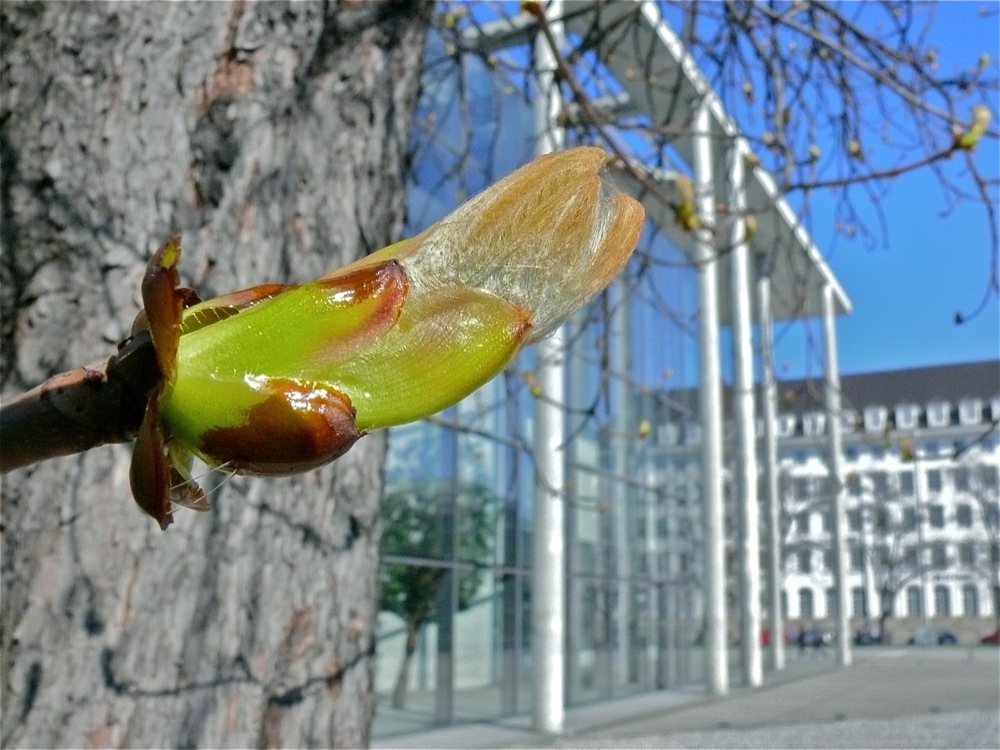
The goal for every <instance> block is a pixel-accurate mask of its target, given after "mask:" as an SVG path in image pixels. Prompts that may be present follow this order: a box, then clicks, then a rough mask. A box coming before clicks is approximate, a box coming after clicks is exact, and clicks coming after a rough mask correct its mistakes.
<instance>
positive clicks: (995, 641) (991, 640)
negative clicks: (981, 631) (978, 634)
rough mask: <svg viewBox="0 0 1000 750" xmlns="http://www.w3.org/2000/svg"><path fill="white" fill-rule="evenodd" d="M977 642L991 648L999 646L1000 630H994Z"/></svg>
mask: <svg viewBox="0 0 1000 750" xmlns="http://www.w3.org/2000/svg"><path fill="white" fill-rule="evenodd" d="M979 642H980V643H986V644H990V645H993V646H1000V630H994V631H993V632H992V633H987V634H986V635H984V636H983V637H982V638H981V639H980V640H979Z"/></svg>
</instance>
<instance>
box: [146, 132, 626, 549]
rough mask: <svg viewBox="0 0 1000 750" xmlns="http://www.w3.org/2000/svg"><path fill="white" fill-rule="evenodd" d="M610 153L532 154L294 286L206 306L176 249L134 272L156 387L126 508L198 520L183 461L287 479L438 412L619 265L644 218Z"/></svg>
mask: <svg viewBox="0 0 1000 750" xmlns="http://www.w3.org/2000/svg"><path fill="white" fill-rule="evenodd" d="M607 163H608V156H607V154H605V152H604V151H602V150H601V149H598V148H577V149H572V150H569V151H563V152H558V153H554V154H549V155H547V156H543V157H541V158H540V159H537V160H536V161H534V162H532V163H531V164H528V165H527V166H525V167H522V168H521V169H519V170H517V171H516V172H514V173H513V174H511V175H510V176H508V177H506V178H505V179H503V180H501V181H500V182H498V183H497V184H495V185H493V186H492V187H490V188H488V189H487V190H485V191H484V192H482V193H480V194H479V195H478V196H476V197H475V198H473V199H471V200H469V201H468V202H466V203H465V204H463V205H462V206H460V207H459V208H458V209H456V210H455V211H454V212H452V213H451V214H449V215H448V216H447V217H445V218H444V219H442V220H441V221H439V222H438V223H437V224H435V225H433V226H432V227H430V228H429V229H427V230H426V231H424V232H422V233H421V234H419V235H417V236H416V237H412V238H410V239H407V240H403V241H402V242H399V243H397V244H395V245H392V246H390V247H387V248H385V249H384V250H381V251H379V252H377V253H374V254H373V255H370V256H368V257H366V258H364V259H362V260H359V261H357V262H355V263H352V264H350V265H348V266H346V267H344V268H342V269H340V270H338V271H335V272H333V273H330V274H328V275H326V276H324V277H322V278H320V279H317V280H315V281H311V282H308V283H305V284H302V285H299V286H283V285H275V284H270V285H264V286H258V287H254V288H252V289H247V290H243V291H241V292H235V293H233V294H229V295H226V296H223V297H219V298H217V299H213V300H208V301H206V302H199V301H197V297H196V295H195V294H194V293H193V292H192V291H191V290H188V289H182V288H179V287H178V274H177V270H176V265H177V263H178V261H179V258H180V243H179V240H177V239H176V238H174V239H172V240H170V241H168V242H167V244H166V245H164V247H163V248H161V249H160V250H159V251H158V252H157V253H156V254H155V255H154V256H153V259H152V260H151V261H150V263H149V266H148V268H147V272H146V277H145V278H144V280H143V287H142V293H143V303H144V311H143V312H142V313H141V314H140V316H139V318H137V322H136V325H135V326H134V332H139V331H142V330H146V329H148V330H149V333H150V336H151V338H152V340H153V346H154V348H155V350H156V356H157V361H158V363H159V366H160V371H161V373H162V378H161V380H160V382H159V383H158V384H157V385H156V387H155V388H154V390H153V392H152V394H151V395H150V397H149V402H148V404H147V407H146V413H145V417H144V419H143V423H142V426H141V428H140V430H139V433H138V436H137V438H136V445H135V449H134V451H133V458H132V468H131V474H130V479H131V485H132V492H133V495H134V496H135V499H136V502H138V504H139V506H140V507H141V508H142V509H143V510H144V511H146V512H147V513H148V514H149V515H151V516H153V518H155V519H156V520H157V521H159V523H160V526H161V528H164V529H165V528H166V527H167V526H168V525H169V524H170V523H171V522H172V520H173V516H172V509H173V506H174V505H184V506H187V507H191V508H195V509H197V510H206V509H207V508H208V503H207V501H206V499H205V496H204V494H203V493H202V492H201V490H200V488H198V486H197V484H196V483H195V482H194V481H193V480H192V479H191V476H190V467H191V461H192V456H198V457H199V458H201V459H202V460H204V461H205V462H206V463H208V464H210V465H213V466H219V467H225V468H226V469H227V470H228V471H235V472H238V473H245V474H256V475H283V474H294V473H298V472H302V471H307V470H309V469H313V468H316V467H318V466H321V465H323V464H325V463H327V462H329V461H332V460H334V459H336V458H338V457H339V456H341V455H343V454H344V453H345V452H346V451H347V450H348V449H349V448H350V447H351V446H352V445H353V444H354V442H355V441H356V440H358V438H360V437H361V436H362V435H364V434H365V433H366V432H368V431H369V430H374V429H381V428H385V427H390V426H393V425H398V424H403V423H406V422H411V421H414V420H417V419H421V418H423V417H426V416H429V415H430V414H433V413H435V412H437V411H440V410H441V409H444V408H446V407H448V406H450V405H452V404H454V403H456V402H458V401H459V400H461V399H462V398H464V397H465V396H467V395H468V394H470V393H472V391H474V390H475V389H476V388H478V387H479V386H481V385H483V384H484V383H485V382H486V381H488V380H490V379H491V378H492V377H493V376H495V375H496V374H498V373H499V372H500V371H502V370H503V369H504V367H506V366H507V364H508V363H509V362H510V361H511V359H512V358H513V357H514V355H515V354H516V353H517V352H518V351H519V350H520V349H521V348H522V347H524V346H527V345H528V344H531V343H534V342H536V341H538V340H539V339H541V338H543V337H545V336H547V335H549V334H550V333H552V332H553V331H554V330H555V329H556V328H558V327H559V325H560V324H562V322H563V321H565V320H566V319H567V318H568V317H569V316H571V315H572V314H573V313H575V312H576V311H577V310H579V309H580V308H581V307H583V305H585V304H586V303H587V301H588V300H590V299H591V298H592V297H593V296H594V295H595V294H597V293H598V292H600V291H601V290H602V289H604V288H605V287H606V286H607V285H608V283H609V282H610V281H611V279H612V278H613V277H614V276H615V275H616V274H617V273H618V272H619V271H620V270H621V269H622V268H623V266H624V265H625V263H626V261H627V260H628V258H629V256H630V255H631V253H632V251H633V250H634V249H635V245H636V242H637V240H638V237H639V232H640V230H641V228H642V223H643V210H642V207H641V206H640V204H639V203H638V202H637V201H635V200H634V199H633V198H631V197H629V196H627V195H625V194H623V193H622V192H620V191H619V190H618V189H617V188H616V187H615V186H614V185H613V184H612V183H611V182H610V181H609V179H608V178H607V176H606V174H605V168H606V166H607Z"/></svg>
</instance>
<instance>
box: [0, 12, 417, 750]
mask: <svg viewBox="0 0 1000 750" xmlns="http://www.w3.org/2000/svg"><path fill="white" fill-rule="evenodd" d="M0 13H2V29H0V31H2V36H0V46H2V47H3V50H4V53H3V63H2V90H0V95H2V99H3V111H2V118H0V157H2V172H3V177H2V185H0V188H2V211H3V215H2V220H3V224H2V235H0V240H2V244H3V255H2V296H0V302H2V320H3V330H2V347H0V376H2V385H3V393H4V396H6V397H9V396H11V395H12V394H14V393H17V392H19V391H22V390H25V389H26V388H28V387H30V386H32V385H34V384H35V383H38V382H40V381H42V380H44V379H45V378H46V377H48V376H50V375H52V374H53V373H55V372H59V371H61V370H65V369H69V368H71V367H74V366H78V365H81V364H84V363H87V362H92V361H94V360H95V359H99V358H101V357H103V356H107V355H108V354H110V353H111V352H112V351H113V346H114V342H116V341H118V340H120V339H121V338H123V337H124V336H125V335H126V333H127V331H128V328H129V326H130V324H131V321H132V318H133V316H134V315H135V313H136V311H137V302H138V299H137V290H138V286H139V282H140V279H141V277H142V273H143V268H144V264H145V261H146V259H147V258H148V257H149V255H150V254H151V253H152V252H153V251H154V250H155V248H156V247H157V246H158V245H159V244H160V243H161V242H162V241H163V240H164V239H166V238H167V237H168V236H169V235H170V234H171V233H173V232H175V231H179V232H181V233H182V236H183V246H184V259H183V261H182V265H181V273H182V281H183V282H184V283H187V284H188V285H190V286H194V287H197V288H198V289H199V290H200V291H201V293H202V296H204V297H207V296H211V295H213V294H217V293H222V292H226V291H230V290H233V289H237V288H242V287H247V286H250V285H253V284H256V283H261V282H265V281H286V280H287V281H293V282H295V281H302V280H305V279H308V278H312V277H315V276H318V275H320V274H321V273H323V272H325V271H328V270H330V269H332V268H334V267H336V266H338V265H340V264H341V263H343V262H345V261H348V260H350V259H352V258H354V257H356V256H359V255H362V254H364V253H366V252H369V251H371V250H373V249H376V248H378V247H380V246H382V245H385V244H387V243H389V242H390V241H392V240H393V239H395V238H396V236H397V234H398V232H399V230H400V228H401V223H402V216H403V200H404V198H403V197H404V195H405V184H406V183H405V171H406V165H407V163H406V159H407V156H406V155H407V145H408V144H407V140H408V133H409V129H410V118H411V110H412V106H413V103H414V100H415V95H416V90H417V86H418V76H419V70H420V65H419V63H420V57H421V50H422V45H423V34H424V29H425V26H426V13H427V6H426V4H423V3H360V4H358V3H346V2H345V3H341V4H339V5H337V4H333V3H270V2H267V3H243V2H239V1H238V0H237V1H236V2H225V3H108V4H104V3H93V4H92V3H79V4H65V3H51V4H50V3H41V4H23V3H9V2H5V3H3V5H2V8H0ZM383 456H384V439H383V438H382V437H381V436H379V435H373V436H369V437H367V438H365V439H363V440H362V441H361V442H360V443H358V445H356V446H355V447H354V449H353V450H352V451H351V452H350V453H349V454H348V455H347V456H346V457H344V458H343V459H341V460H340V461H338V462H337V463H336V464H335V465H334V466H332V467H327V468H326V469H324V470H320V471H316V472H312V473H310V474H308V475H305V476H303V477H301V478H296V479H283V480H274V481H265V480H259V479H245V478H235V479H232V480H231V481H229V482H228V483H227V484H226V485H225V487H224V489H223V490H222V491H221V492H219V493H216V494H215V495H214V496H213V498H212V500H213V506H214V508H213V510H212V511H211V512H210V513H208V514H201V515H196V514H193V513H184V512H179V513H178V514H177V523H176V524H175V526H174V527H172V528H171V529H170V530H169V531H168V532H167V533H161V532H160V531H159V529H158V528H157V527H156V525H155V524H154V523H152V522H151V521H150V519H148V518H146V517H144V516H143V515H142V514H140V513H139V512H138V510H137V509H136V508H135V507H133V504H132V501H131V499H130V497H129V491H128V476H127V475H128V449H127V448H124V447H121V446H116V447H105V448H100V449H97V450H93V451H90V452H89V453H86V454H81V455H79V456H71V457H66V458H61V459H56V460H53V461H48V462H45V463H42V464H37V465H35V466H32V467H29V468H26V469H21V470H18V471H15V472H12V473H10V474H8V475H6V476H5V477H4V480H3V491H2V503H3V506H2V507H3V527H2V542H3V551H2V554H3V560H2V562H3V571H2V594H3V596H2V605H0V646H2V661H0V667H2V674H0V690H2V730H0V731H2V738H0V739H2V744H3V745H4V746H25V747H29V746H34V747H68V746H77V747H79V746H87V745H89V746H101V747H103V746H161V747H196V746H202V747H252V746H262V747H263V746H267V747H270V746H299V747H305V746H362V745H365V744H367V741H368V733H369V726H370V722H371V718H372V712H373V708H374V706H373V674H372V656H373V650H374V643H375V633H374V628H375V620H376V614H377V611H376V610H377V605H378V597H377V591H376V587H377V566H378V544H379V536H380V526H379V514H378V498H379V494H380V491H381V482H382V478H381V467H382V461H383ZM203 484H205V485H211V484H212V481H211V479H205V480H204V481H203Z"/></svg>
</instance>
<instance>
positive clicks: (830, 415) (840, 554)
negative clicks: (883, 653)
mask: <svg viewBox="0 0 1000 750" xmlns="http://www.w3.org/2000/svg"><path fill="white" fill-rule="evenodd" d="M835 304H836V303H835V301H834V298H833V287H832V286H831V285H830V284H824V285H823V344H824V348H825V350H826V361H825V363H824V364H825V368H824V369H825V370H826V389H825V390H826V434H827V437H828V438H829V451H830V456H829V462H830V491H831V492H832V493H833V503H832V506H833V507H832V508H831V509H830V510H831V512H832V514H833V583H834V588H835V593H836V597H837V628H836V630H837V656H838V657H839V659H840V663H841V664H842V665H844V666H847V665H848V664H850V663H851V629H850V620H849V618H848V615H849V612H848V601H847V597H848V591H847V514H846V510H845V507H844V506H845V494H846V493H845V484H844V452H843V440H842V438H841V434H840V365H839V364H838V361H837V327H836V325H837V322H836V312H837V311H836V309H835Z"/></svg>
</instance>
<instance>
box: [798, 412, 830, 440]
mask: <svg viewBox="0 0 1000 750" xmlns="http://www.w3.org/2000/svg"><path fill="white" fill-rule="evenodd" d="M825 428H826V414H824V413H823V412H821V411H811V412H809V413H808V414H804V415H803V416H802V430H803V432H805V434H806V435H822V434H823V430H824V429H825Z"/></svg>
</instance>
